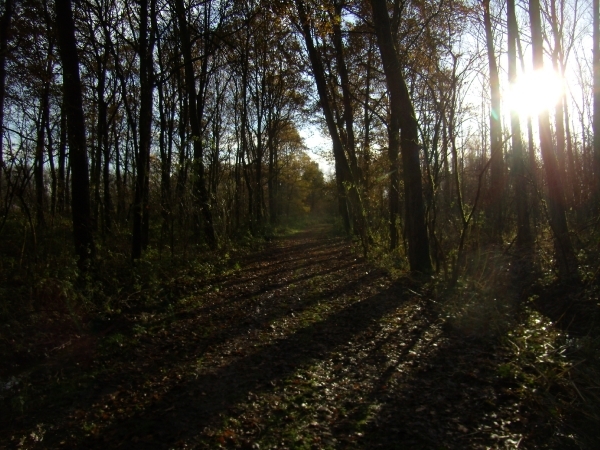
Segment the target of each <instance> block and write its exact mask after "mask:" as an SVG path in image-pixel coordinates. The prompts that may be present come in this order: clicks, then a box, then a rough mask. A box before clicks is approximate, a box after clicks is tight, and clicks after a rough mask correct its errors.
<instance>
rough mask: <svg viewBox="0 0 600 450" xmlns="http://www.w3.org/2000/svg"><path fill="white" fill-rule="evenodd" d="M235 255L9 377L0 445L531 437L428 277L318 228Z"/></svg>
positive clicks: (518, 408)
mask: <svg viewBox="0 0 600 450" xmlns="http://www.w3.org/2000/svg"><path fill="white" fill-rule="evenodd" d="M236 266H239V268H237V269H236V270H233V271H231V272H230V273H228V274H225V275H218V276H213V277H212V278H210V277H209V278H208V279H204V280H201V281H202V283H200V284H201V285H202V288H200V289H198V290H197V291H196V292H194V293H186V294H185V295H181V297H180V298H179V299H176V300H174V302H173V305H172V308H171V309H170V310H169V311H167V312H165V311H162V310H156V311H145V312H142V313H136V314H133V313H132V314H131V315H130V317H127V323H128V324H129V326H128V327H124V328H122V329H119V330H116V331H115V332H114V333H113V334H108V335H107V336H104V337H103V338H102V340H100V341H98V342H95V343H94V344H93V345H88V346H87V347H85V350H86V354H85V357H83V356H82V355H81V354H78V353H77V352H71V353H69V354H68V355H69V356H68V357H65V358H63V359H61V360H60V361H58V362H57V363H55V364H46V365H43V366H41V367H38V368H37V369H36V370H32V371H30V373H28V374H25V375H23V379H24V380H26V381H23V382H19V385H18V386H19V391H18V392H12V391H11V392H10V395H9V394H6V393H3V395H4V397H5V398H3V403H2V416H3V418H4V417H5V418H7V419H3V420H2V424H0V448H4V447H6V448H32V449H36V448H90V449H93V448H198V449H213V448H256V449H265V448H271V449H276V448H277V449H279V448H281V449H283V448H295V449H302V448H306V449H312V448H319V449H321V448H332V449H333V448H348V449H352V448H357V449H358V448H415V449H420V448H423V449H424V448H446V449H464V448H470V449H484V448H498V449H500V448H502V449H504V448H542V447H546V443H547V442H546V441H545V439H546V437H545V436H544V433H545V431H546V430H547V428H546V427H545V426H544V423H543V422H544V420H545V418H544V416H543V415H542V414H539V412H538V411H536V410H534V409H531V408H530V407H529V406H528V405H527V404H526V403H524V402H523V401H522V396H521V395H520V392H521V391H520V389H519V386H517V383H516V382H515V381H514V380H510V379H507V378H506V377H502V376H499V373H500V374H502V367H505V366H507V365H508V363H509V362H510V358H511V355H510V354H509V353H508V352H507V351H506V350H503V349H500V348H497V347H495V346H494V345H493V344H490V343H489V342H487V341H485V340H477V339H471V338H468V337H464V336H461V335H459V334H456V333H452V332H451V331H449V329H448V327H447V326H446V323H445V320H444V319H442V317H443V315H442V314H439V311H436V310H435V308H433V307H432V302H431V301H429V300H431V299H432V294H431V292H429V288H428V287H426V286H420V285H419V284H418V283H415V282H413V281H412V280H410V279H408V278H406V279H400V280H392V279H391V278H390V276H389V275H388V274H387V273H386V271H385V270H382V269H380V268H377V267H375V266H373V265H372V264H371V263H369V262H368V261H365V260H364V259H361V258H357V257H356V255H355V253H354V251H353V248H352V245H351V243H349V242H348V241H346V240H344V239H341V238H338V237H332V236H331V235H330V234H329V233H327V232H326V230H322V229H315V230H309V231H306V232H303V233H299V234H296V235H293V236H288V237H285V238H280V239H275V240H274V241H273V242H272V243H270V244H269V245H268V246H267V247H266V248H265V249H264V250H263V251H261V252H259V253H258V254H253V255H249V256H248V257H246V259H245V260H244V261H241V262H240V263H239V264H236ZM85 339H88V341H89V340H90V339H92V338H89V337H88V338H85ZM85 339H84V338H82V342H83V341H85ZM15 379H16V378H15ZM11 380H12V378H11ZM7 383H8V382H7ZM10 383H13V384H11V387H12V386H13V385H14V386H17V384H16V383H15V382H13V381H10ZM6 385H8V384H6ZM13 390H14V391H16V388H15V389H13ZM5 391H7V390H6V389H5V390H4V391H3V392H5ZM19 398H20V399H21V400H19ZM19 402H21V403H19ZM19 405H20V409H19ZM9 413H10V414H9ZM548 442H549V441H548ZM548 448H549V447H548Z"/></svg>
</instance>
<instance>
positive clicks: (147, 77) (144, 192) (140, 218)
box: [131, 0, 156, 260]
mask: <svg viewBox="0 0 600 450" xmlns="http://www.w3.org/2000/svg"><path fill="white" fill-rule="evenodd" d="M148 9H150V14H151V15H152V14H154V12H155V9H156V0H150V5H148V0H141V1H140V39H139V57H140V131H139V132H140V137H139V152H138V155H137V161H136V162H137V164H136V166H137V177H136V183H135V200H134V203H133V237H132V250H131V258H132V259H133V260H136V259H139V258H141V256H142V251H143V250H144V249H145V248H146V247H147V246H148V229H149V221H148V213H149V211H148V210H149V205H148V200H149V199H148V197H149V187H150V185H149V180H150V144H151V139H152V136H151V132H152V94H153V90H154V69H153V59H152V53H153V48H154V32H155V30H153V29H152V27H150V26H149V24H148V19H149V17H148V12H149V11H148Z"/></svg>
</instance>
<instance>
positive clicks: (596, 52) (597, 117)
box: [592, 0, 600, 210]
mask: <svg viewBox="0 0 600 450" xmlns="http://www.w3.org/2000/svg"><path fill="white" fill-rule="evenodd" d="M592 16H593V23H592V26H593V31H592V39H593V41H594V47H593V56H592V61H593V74H594V84H593V86H594V118H593V121H594V125H593V130H594V142H593V145H594V184H595V187H594V188H595V192H594V195H595V196H596V198H595V199H594V201H595V203H596V209H597V210H598V209H600V0H594V3H593V8H592Z"/></svg>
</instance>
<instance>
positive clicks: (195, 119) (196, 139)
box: [175, 0, 217, 248]
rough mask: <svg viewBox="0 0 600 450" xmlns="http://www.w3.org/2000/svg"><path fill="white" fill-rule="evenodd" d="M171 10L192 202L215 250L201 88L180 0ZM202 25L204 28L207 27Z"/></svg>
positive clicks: (203, 75) (204, 62) (205, 61)
mask: <svg viewBox="0 0 600 450" xmlns="http://www.w3.org/2000/svg"><path fill="white" fill-rule="evenodd" d="M175 9H176V14H177V20H178V24H179V33H180V34H181V50H182V53H183V60H184V70H185V84H186V89H187V94H188V95H187V96H188V113H189V123H190V128H191V130H192V141H193V143H192V145H193V149H194V183H193V191H194V197H195V198H196V202H197V204H198V205H199V207H200V210H201V214H202V219H203V222H204V227H203V228H204V235H205V239H206V242H207V243H208V245H209V247H211V248H215V247H216V246H217V239H216V236H215V230H214V227H213V220H212V212H211V210H210V204H209V198H208V191H207V190H206V185H205V182H204V161H203V159H204V151H203V148H202V145H203V144H202V130H201V125H200V120H201V117H199V116H198V115H199V113H201V112H202V110H203V105H202V104H201V103H202V102H203V90H202V87H201V88H200V92H199V93H196V80H195V76H194V60H193V59H192V48H191V44H192V43H191V40H190V33H189V29H188V24H187V20H186V15H185V8H184V5H183V0H176V1H175ZM206 26H208V24H207V25H206ZM207 58H208V55H204V58H203V60H202V73H201V74H200V77H201V83H202V82H203V81H205V79H204V80H203V77H204V78H205V77H206V75H207Z"/></svg>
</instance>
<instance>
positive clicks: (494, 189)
mask: <svg viewBox="0 0 600 450" xmlns="http://www.w3.org/2000/svg"><path fill="white" fill-rule="evenodd" d="M482 3H483V21H484V25H485V37H486V47H487V56H488V66H489V71H490V94H491V98H492V104H491V112H490V146H491V152H490V154H491V156H490V158H491V162H490V176H491V180H490V187H489V191H488V196H487V205H486V210H487V216H488V219H489V223H490V225H491V227H490V228H491V230H490V231H491V238H492V242H494V243H497V244H499V243H501V242H502V228H503V224H502V201H503V198H504V158H503V155H502V122H501V117H502V115H501V111H500V77H499V76H498V64H497V63H496V55H495V52H494V36H493V34H492V19H491V16H490V0H483V1H482Z"/></svg>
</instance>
